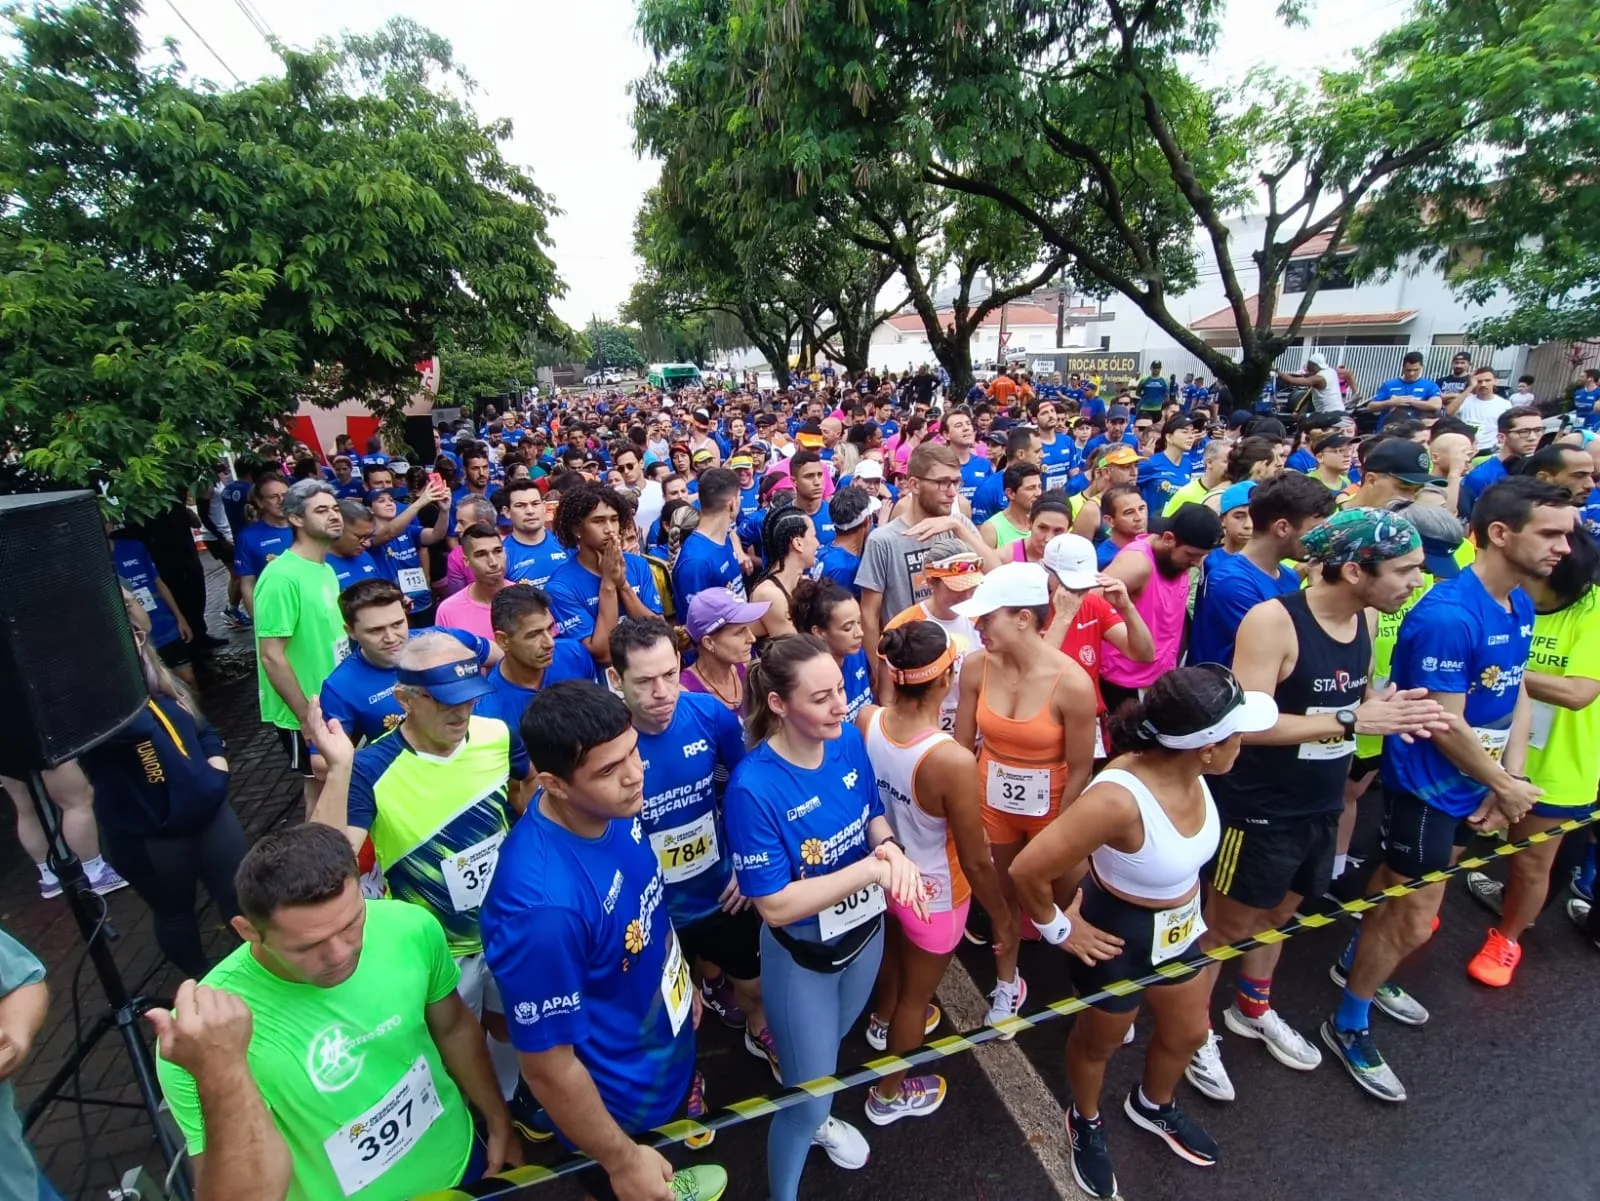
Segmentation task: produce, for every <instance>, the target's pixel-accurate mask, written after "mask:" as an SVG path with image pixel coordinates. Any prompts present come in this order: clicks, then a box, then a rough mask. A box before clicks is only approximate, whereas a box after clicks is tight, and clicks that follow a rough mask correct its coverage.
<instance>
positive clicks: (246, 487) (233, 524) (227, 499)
mask: <svg viewBox="0 0 1600 1201" xmlns="http://www.w3.org/2000/svg"><path fill="white" fill-rule="evenodd" d="M252 487H254V485H253V484H251V483H250V481H249V480H229V481H228V482H227V483H226V484H224V485H222V511H223V512H224V513H226V514H227V515H228V528H229V529H231V530H232V531H233V537H234V541H235V542H237V541H238V538H239V531H240V530H242V529H244V526H245V520H244V510H245V506H246V505H247V504H249V503H250V489H251V488H252Z"/></svg>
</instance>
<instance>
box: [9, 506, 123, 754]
mask: <svg viewBox="0 0 1600 1201" xmlns="http://www.w3.org/2000/svg"><path fill="white" fill-rule="evenodd" d="M149 696H150V693H149V690H148V689H147V688H146V686H145V682H144V672H143V670H142V669H141V668H140V666H139V654H138V651H137V650H136V649H135V647H134V644H133V632H132V630H131V629H130V628H129V626H128V614H127V610H126V609H124V608H123V605H122V587H121V585H120V584H119V583H118V581H117V573H116V570H115V568H114V567H113V566H112V562H111V548H110V545H109V544H108V543H107V541H106V533H105V523H104V522H103V520H102V519H101V516H100V506H99V504H98V503H97V502H96V500H95V497H94V494H93V493H90V492H46V493H41V494H37V495H25V496H0V772H3V773H4V774H6V775H8V776H14V777H21V776H25V775H27V774H28V773H29V772H33V771H38V770H39V769H40V768H44V767H54V766H56V765H57V764H59V763H64V762H66V761H67V760H68V759H71V758H72V757H73V756H74V755H77V754H80V753H82V752H83V751H86V750H88V749H89V748H90V747H92V746H94V745H95V744H97V743H99V742H100V741H102V740H103V739H105V738H107V737H109V736H110V735H112V734H114V733H116V731H117V730H119V729H120V728H121V727H122V726H124V725H125V724H127V722H129V721H130V720H132V718H133V717H134V715H135V714H137V713H138V712H139V710H140V709H141V708H142V707H143V706H144V703H145V701H146V700H148V699H149Z"/></svg>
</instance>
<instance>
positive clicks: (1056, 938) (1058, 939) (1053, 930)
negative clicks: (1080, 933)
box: [1035, 905, 1072, 947]
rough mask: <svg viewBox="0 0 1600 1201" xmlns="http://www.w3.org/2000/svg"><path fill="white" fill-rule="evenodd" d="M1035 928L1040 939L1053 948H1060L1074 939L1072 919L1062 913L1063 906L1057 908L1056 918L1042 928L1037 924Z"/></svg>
mask: <svg viewBox="0 0 1600 1201" xmlns="http://www.w3.org/2000/svg"><path fill="white" fill-rule="evenodd" d="M1035 927H1036V928H1037V929H1038V931H1039V937H1040V938H1042V939H1044V940H1045V942H1047V943H1049V944H1050V945H1051V946H1052V947H1059V946H1060V945H1061V944H1062V943H1064V942H1066V941H1067V939H1069V938H1071V937H1072V919H1071V918H1069V917H1068V916H1067V915H1066V914H1064V913H1062V912H1061V906H1059V905H1057V906H1056V915H1055V917H1053V918H1051V919H1050V920H1049V921H1048V922H1046V923H1045V924H1044V925H1042V926H1040V925H1038V923H1035Z"/></svg>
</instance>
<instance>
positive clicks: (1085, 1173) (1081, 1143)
mask: <svg viewBox="0 0 1600 1201" xmlns="http://www.w3.org/2000/svg"><path fill="white" fill-rule="evenodd" d="M1067 1138H1068V1139H1069V1140H1071V1142H1072V1176H1073V1179H1075V1180H1076V1181H1077V1182H1078V1187H1079V1188H1081V1189H1082V1190H1083V1191H1084V1192H1086V1193H1088V1194H1089V1196H1091V1197H1115V1196H1116V1195H1117V1174H1116V1172H1115V1171H1113V1170H1112V1168H1111V1154H1110V1152H1108V1151H1107V1150H1106V1123H1105V1119H1104V1118H1098V1117H1097V1118H1094V1119H1093V1120H1090V1119H1089V1118H1086V1117H1084V1116H1083V1115H1082V1114H1080V1113H1079V1112H1078V1107H1077V1106H1076V1105H1074V1106H1073V1107H1072V1108H1071V1109H1069V1110H1067Z"/></svg>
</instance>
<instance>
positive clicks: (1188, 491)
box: [1161, 476, 1211, 517]
mask: <svg viewBox="0 0 1600 1201" xmlns="http://www.w3.org/2000/svg"><path fill="white" fill-rule="evenodd" d="M1210 491H1211V489H1209V488H1207V487H1206V485H1205V481H1204V480H1202V479H1201V478H1200V477H1199V476H1196V477H1195V478H1194V479H1192V480H1190V481H1189V482H1188V483H1187V484H1185V485H1184V486H1183V487H1181V488H1179V489H1178V490H1177V491H1176V492H1174V493H1173V494H1172V495H1171V496H1169V497H1167V503H1166V504H1164V505H1162V506H1161V516H1163V517H1171V516H1172V515H1173V514H1174V513H1176V512H1177V511H1178V510H1179V509H1181V508H1183V506H1184V505H1191V504H1192V505H1198V504H1201V503H1202V502H1204V500H1205V498H1206V493H1208V492H1210Z"/></svg>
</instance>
